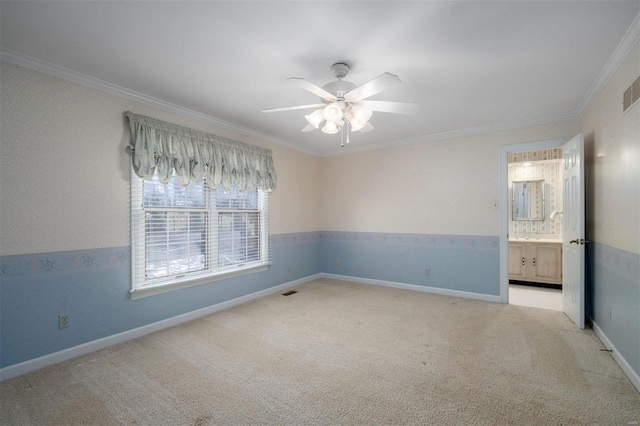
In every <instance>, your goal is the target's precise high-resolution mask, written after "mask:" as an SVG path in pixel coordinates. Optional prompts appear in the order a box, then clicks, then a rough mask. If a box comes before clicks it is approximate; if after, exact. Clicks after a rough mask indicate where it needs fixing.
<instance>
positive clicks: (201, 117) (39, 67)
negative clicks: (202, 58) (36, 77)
mask: <svg viewBox="0 0 640 426" xmlns="http://www.w3.org/2000/svg"><path fill="white" fill-rule="evenodd" d="M0 60H2V61H5V62H10V63H12V64H15V65H19V66H22V67H25V68H30V69H32V70H35V71H40V72H42V73H45V74H49V75H52V76H54V77H58V78H61V79H63V80H67V81H71V82H73V83H78V84H82V85H84V86H88V87H92V88H94V89H98V90H101V91H103V92H107V93H111V94H112V95H116V96H120V97H123V98H126V99H129V100H132V101H134V102H139V103H141V104H145V105H148V106H152V107H154V108H158V109H161V110H164V111H169V112H172V113H174V114H178V115H181V116H183V117H187V118H191V119H194V120H197V121H200V122H203V123H207V124H211V125H213V126H215V127H219V128H222V129H225V130H230V131H232V132H236V133H239V134H242V135H245V136H249V137H252V138H255V139H258V140H261V141H264V142H268V143H272V144H274V145H279V146H283V147H285V148H289V149H293V150H296V151H301V152H303V153H305V154H309V155H313V156H318V155H319V153H318V152H316V151H312V150H308V149H304V148H300V147H299V146H295V145H293V144H291V143H288V142H285V141H283V140H280V139H277V138H274V137H272V136H268V135H265V134H263V133H260V132H256V131H254V130H251V129H247V128H245V127H241V126H237V125H235V124H232V123H229V122H227V121H224V120H220V119H218V118H215V117H212V116H210V115H207V114H203V113H200V112H198V111H194V110H191V109H188V108H184V107H181V106H179V105H176V104H172V103H171V102H166V101H163V100H162V99H158V98H154V97H153V96H148V95H145V94H144V93H140V92H136V91H135V90H131V89H127V88H126V87H122V86H118V85H117V84H113V83H109V82H107V81H104V80H100V79H98V78H94V77H91V76H89V75H86V74H82V73H79V72H76V71H73V70H70V69H68V68H64V67H61V66H58V65H54V64H51V63H49V62H46V61H42V60H40V59H36V58H32V57H30V56H26V55H23V54H21V53H17V52H13V51H10V50H7V49H0Z"/></svg>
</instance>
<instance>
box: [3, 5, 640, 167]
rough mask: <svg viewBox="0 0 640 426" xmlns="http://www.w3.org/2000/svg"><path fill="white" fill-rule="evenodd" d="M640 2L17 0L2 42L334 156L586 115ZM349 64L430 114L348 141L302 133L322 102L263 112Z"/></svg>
mask: <svg viewBox="0 0 640 426" xmlns="http://www.w3.org/2000/svg"><path fill="white" fill-rule="evenodd" d="M639 11H640V0H633V1H506V2H499V1H469V2H459V1H453V2H445V1H432V2H429V1H413V2H400V1H377V2H348V1H322V2H311V1H299V2H298V1H290V2H275V1H255V2H250V1H236V2H222V1H200V2H187V1H180V2H178V1H174V2H159V1H142V2H133V1H106V2H97V1H92V2H89V1H86V2H66V1H65V2H63V1H47V2H35V1H33V2H26V1H20V2H7V1H2V2H1V3H0V15H1V26H0V30H1V34H0V35H1V37H0V43H1V47H2V49H3V54H4V56H3V57H4V58H7V57H8V56H7V55H9V56H12V57H13V58H14V59H15V58H23V59H25V57H26V58H27V59H28V60H29V61H31V63H33V64H36V63H37V64H39V66H40V67H41V68H44V69H50V70H60V68H63V69H67V70H71V71H74V72H75V73H80V74H84V75H87V76H90V77H92V78H93V79H97V80H100V81H102V82H105V83H107V84H108V85H111V86H119V87H121V88H125V89H128V90H131V91H135V92H138V93H141V94H143V95H145V96H148V97H151V98H157V99H159V100H162V101H164V102H167V103H171V104H174V105H177V106H180V107H183V108H186V109H189V110H192V111H196V112H198V113H201V114H204V115H205V116H208V117H211V118H212V119H213V121H214V122H217V123H218V124H220V125H223V126H226V127H228V128H230V129H234V130H238V129H240V130H241V131H244V132H246V133H249V134H252V135H256V134H258V135H259V136H260V137H262V138H264V139H266V140H269V141H272V142H276V143H280V144H284V145H288V146H292V147H295V148H297V149H300V150H302V151H306V152H311V153H315V154H318V155H331V154H335V153H340V152H349V151H353V150H362V149H371V148H374V147H379V146H384V145H392V144H398V143H404V142H411V141H417V140H421V139H425V138H429V137H431V138H433V137H438V135H440V134H442V133H452V134H455V133H456V132H457V133H461V132H470V131H475V130H474V129H479V128H487V127H489V128H491V127H499V126H501V125H517V124H523V125H524V124H527V123H534V122H544V121H553V120H558V119H562V118H565V119H566V118H576V117H577V116H578V115H579V113H580V110H581V108H584V106H585V102H586V101H587V100H588V98H589V96H592V92H593V88H594V87H595V86H594V85H596V83H597V81H598V79H599V77H600V78H602V76H601V73H602V72H603V70H605V69H606V66H607V64H608V63H609V60H610V58H611V57H612V55H613V54H614V53H615V51H616V47H617V46H618V45H619V44H620V42H621V40H623V38H624V36H625V33H627V31H628V30H629V28H630V27H631V26H632V24H633V23H634V20H636V19H637V17H638V13H639ZM636 24H637V22H636ZM23 55H24V56H23ZM27 62H28V61H27ZM335 62H347V63H348V64H350V65H351V72H350V73H349V76H348V77H347V78H346V80H349V81H352V82H353V83H355V84H357V85H360V84H363V83H365V82H367V81H369V80H371V79H372V78H374V77H376V76H378V75H380V74H382V73H383V72H387V71H388V72H391V73H394V74H397V75H398V76H399V77H400V79H401V80H402V84H401V85H399V86H396V87H393V88H391V89H389V90H387V91H384V92H382V93H380V94H378V95H375V96H374V97H372V98H371V99H376V100H386V101H399V102H413V103H417V104H419V105H420V113H419V114H418V115H416V116H405V115H396V114H385V113H374V116H373V117H372V119H371V122H372V123H373V124H374V125H375V127H376V129H375V130H374V131H372V132H370V133H366V134H361V133H354V134H353V135H352V138H351V144H350V145H349V146H348V147H346V148H344V149H343V150H340V148H339V147H340V137H339V136H338V135H325V134H323V133H322V132H319V131H314V132H310V133H301V132H300V129H302V128H303V127H304V126H305V125H306V124H307V122H306V121H305V119H304V117H303V115H304V114H305V113H308V112H306V111H291V112H282V113H272V114H264V113H262V112H261V110H262V109H264V108H271V107H284V106H292V105H299V104H312V103H316V101H317V100H318V98H317V97H315V96H314V95H312V94H311V93H309V92H307V91H305V90H303V89H301V88H300V87H298V86H296V85H295V84H293V83H292V82H290V81H287V77H302V78H305V79H307V80H309V81H311V82H313V83H316V84H318V85H320V86H322V85H323V84H325V83H327V82H329V81H331V80H332V79H333V76H332V75H331V72H330V71H329V67H330V66H331V64H333V63H335ZM76 76H77V74H76ZM94 81H95V80H94ZM311 111H312V110H311ZM309 112H310V111H309Z"/></svg>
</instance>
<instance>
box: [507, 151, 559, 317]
mask: <svg viewBox="0 0 640 426" xmlns="http://www.w3.org/2000/svg"><path fill="white" fill-rule="evenodd" d="M568 140H569V138H567V139H557V140H550V141H539V142H531V143H525V144H518V145H508V146H503V147H501V148H500V298H501V301H502V303H511V304H515V305H520V306H529V307H537V308H543V309H551V310H557V311H562V310H563V309H562V297H563V296H562V290H561V283H562V278H561V272H560V271H561V270H562V269H561V268H562V261H561V257H560V256H561V255H562V237H561V232H562V226H561V224H560V220H559V219H561V215H562V213H561V212H562V209H561V206H562V199H561V198H560V200H559V201H558V194H557V192H556V190H557V189H558V187H559V189H560V191H561V190H562V176H561V166H560V164H559V162H560V161H559V160H561V158H562V146H563V145H564V144H565V143H566V142H567V141H568ZM510 160H511V161H510ZM552 160H558V161H552ZM554 163H555V164H554ZM510 164H511V167H509V165H510ZM558 173H560V174H558ZM512 181H517V182H519V183H518V185H517V186H514V188H517V189H516V194H524V195H526V196H524V195H523V198H522V199H520V200H515V199H514V198H512V197H513V196H514V192H510V186H511V185H510V182H512ZM560 197H561V195H560ZM514 203H515V204H514ZM514 209H515V210H514ZM554 212H556V213H555V214H553V213H554ZM552 214H553V216H551V215H552ZM510 240H511V250H509V244H510ZM541 259H545V260H544V261H547V262H551V263H550V265H551V266H550V267H549V268H534V267H535V266H536V262H540V261H541ZM510 264H511V267H510ZM543 269H544V271H546V272H545V273H547V275H546V276H544V275H543V276H536V275H535V273H534V272H532V271H534V270H535V271H539V270H543ZM510 271H511V273H510ZM510 278H511V280H510ZM510 281H511V283H510ZM545 282H547V284H548V283H551V284H552V285H550V286H544V287H537V286H536V285H538V284H539V283H545ZM531 284H534V286H532V285H531ZM553 284H556V285H555V286H554V285H553Z"/></svg>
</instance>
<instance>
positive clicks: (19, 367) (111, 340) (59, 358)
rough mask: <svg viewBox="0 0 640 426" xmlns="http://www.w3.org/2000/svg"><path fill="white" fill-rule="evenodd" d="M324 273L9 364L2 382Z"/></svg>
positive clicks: (1, 371)
mask: <svg viewBox="0 0 640 426" xmlns="http://www.w3.org/2000/svg"><path fill="white" fill-rule="evenodd" d="M320 276H321V274H315V275H310V276H308V277H304V278H300V279H298V280H294V281H289V282H286V283H284V284H280V285H277V286H274V287H270V288H267V289H264V290H260V291H256V292H254V293H250V294H247V295H244V296H241V297H237V298H235V299H231V300H227V301H226V302H221V303H217V304H215V305H211V306H207V307H206V308H201V309H197V310H195V311H191V312H187V313H185V314H181V315H177V316H175V317H171V318H167V319H165V320H162V321H158V322H154V323H152V324H147V325H144V326H142V327H138V328H134V329H131V330H127V331H123V332H122V333H118V334H114V335H111V336H107V337H103V338H101V339H97V340H93V341H91V342H87V343H83V344H81V345H78V346H74V347H71V348H68V349H63V350H61V351H58V352H54V353H52V354H48V355H44V356H41V357H39V358H34V359H30V360H28V361H24V362H21V363H19V364H14V365H10V366H8V367H5V368H3V369H0V381H3V380H7V379H11V378H13V377H17V376H21V375H23V374H26V373H30V372H32V371H35V370H38V369H40V368H43V367H48V366H50V365H53V364H58V363H60V362H63V361H67V360H69V359H72V358H75V357H78V356H80V355H85V354H88V353H90V352H94V351H97V350H100V349H104V348H107V347H109V346H113V345H116V344H118V343H122V342H126V341H128V340H132V339H136V338H138V337H142V336H145V335H147V334H150V333H155V332H156V331H159V330H163V329H165V328H169V327H173V326H174V325H178V324H182V323H184V322H187V321H191V320H194V319H197V318H200V317H203V316H205V315H210V314H212V313H214V312H218V311H221V310H223V309H227V308H231V307H232V306H236V305H240V304H242V303H246V302H249V301H251V300H255V299H259V298H261V297H264V296H268V295H270V294H273V293H278V292H280V291H282V290H285V289H288V288H291V287H295V286H297V285H299V284H302V283H305V282H308V281H313V280H315V279H318V278H320Z"/></svg>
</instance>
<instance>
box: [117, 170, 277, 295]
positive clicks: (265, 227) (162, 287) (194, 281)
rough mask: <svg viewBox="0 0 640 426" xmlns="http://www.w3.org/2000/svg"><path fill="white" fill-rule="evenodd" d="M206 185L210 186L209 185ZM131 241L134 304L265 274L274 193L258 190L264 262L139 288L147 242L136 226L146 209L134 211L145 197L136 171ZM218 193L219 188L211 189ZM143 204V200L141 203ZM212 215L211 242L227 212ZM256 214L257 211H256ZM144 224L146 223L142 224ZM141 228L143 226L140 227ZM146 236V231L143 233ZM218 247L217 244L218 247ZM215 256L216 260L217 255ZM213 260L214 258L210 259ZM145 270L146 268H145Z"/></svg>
mask: <svg viewBox="0 0 640 426" xmlns="http://www.w3.org/2000/svg"><path fill="white" fill-rule="evenodd" d="M205 184H206V183H205ZM130 188H131V192H130V196H131V200H130V210H131V212H130V219H131V220H130V241H131V283H130V289H129V295H130V298H131V300H136V299H140V298H143V297H148V296H153V295H156V294H162V293H166V292H170V291H175V290H180V289H183V288H189V287H194V286H198V285H202V284H208V283H212V282H215V281H220V280H224V279H229V278H234V277H238V276H242V275H247V274H253V273H257V272H263V271H266V270H268V269H269V266H270V265H271V263H272V262H271V251H270V246H269V223H268V222H269V213H268V204H269V203H268V196H269V192H270V191H263V190H260V189H258V209H257V210H258V212H259V213H260V214H259V218H260V260H257V261H255V260H254V261H251V262H247V263H242V264H234V265H228V266H222V267H218V268H217V269H215V270H213V271H212V270H211V269H209V270H206V271H201V272H193V273H190V274H189V275H187V276H182V277H173V278H166V279H161V280H160V281H159V282H155V283H153V284H149V285H146V286H140V287H135V284H136V281H135V276H136V274H139V269H140V265H139V264H137V263H136V259H137V255H136V252H137V250H139V249H140V247H139V244H140V243H141V242H143V241H144V239H143V238H139V235H138V234H137V232H140V230H139V229H136V225H135V224H134V218H139V217H140V215H141V214H142V215H144V210H143V209H142V206H139V207H138V208H135V209H134V206H135V202H136V200H135V199H134V197H135V196H136V194H142V188H143V179H142V178H140V177H138V176H137V175H136V174H135V173H134V171H133V169H132V171H131V182H130ZM210 189H211V190H212V191H215V188H210ZM138 201H139V200H138ZM208 211H209V213H210V226H209V232H208V237H209V239H210V240H209V241H208V242H207V244H209V242H210V241H212V239H213V238H214V236H216V229H217V226H218V213H219V212H224V210H218V209H217V207H216V206H212V208H210V209H209V210H208ZM253 211H255V210H253ZM142 224H144V221H142ZM138 226H140V224H138ZM143 232H144V231H143ZM214 245H215V246H216V247H217V242H216V244H214ZM212 256H216V258H217V252H216V253H213V254H212ZM209 257H210V258H211V256H209ZM142 267H143V268H144V266H142Z"/></svg>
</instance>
